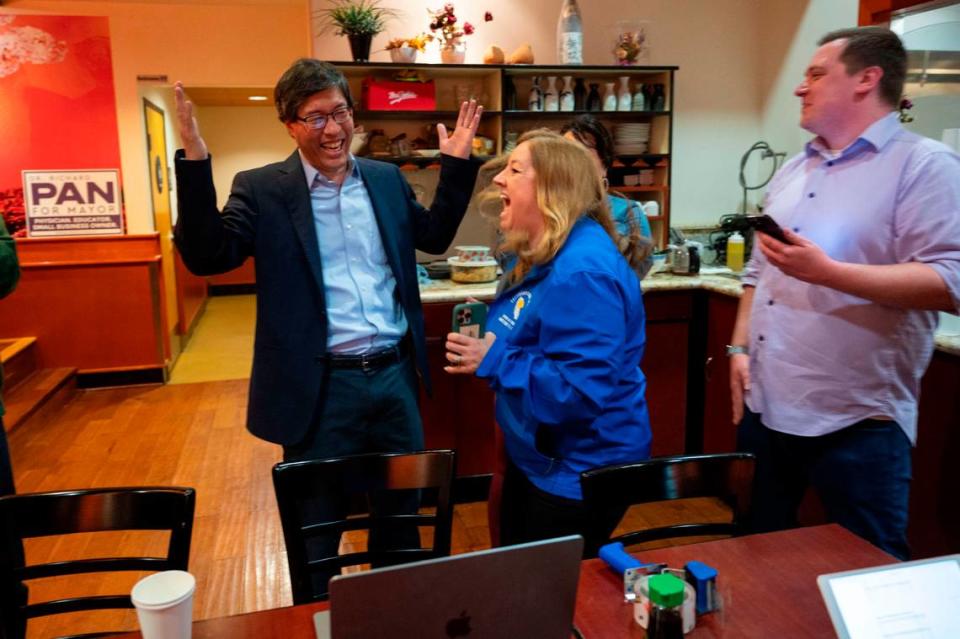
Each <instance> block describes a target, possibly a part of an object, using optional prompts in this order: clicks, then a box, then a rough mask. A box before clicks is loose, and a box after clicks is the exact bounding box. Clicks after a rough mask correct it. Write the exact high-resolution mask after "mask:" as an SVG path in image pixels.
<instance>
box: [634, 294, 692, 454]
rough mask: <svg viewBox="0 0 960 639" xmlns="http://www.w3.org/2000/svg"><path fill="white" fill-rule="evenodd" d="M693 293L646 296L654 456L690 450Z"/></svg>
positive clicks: (642, 364)
mask: <svg viewBox="0 0 960 639" xmlns="http://www.w3.org/2000/svg"><path fill="white" fill-rule="evenodd" d="M693 301H694V300H693V294H692V293H691V291H652V292H647V293H644V296H643V303H644V307H645V308H644V310H645V311H646V315H647V343H646V348H645V351H644V355H643V361H641V362H640V368H641V369H642V370H643V373H644V375H645V376H646V378H647V406H648V408H649V410H650V427H651V430H652V432H653V444H652V446H651V451H650V454H651V456H654V457H660V456H664V455H682V454H683V453H684V451H685V450H686V437H687V416H688V415H687V401H688V385H687V373H688V370H689V340H690V326H691V319H692V317H693Z"/></svg>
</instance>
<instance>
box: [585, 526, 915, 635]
mask: <svg viewBox="0 0 960 639" xmlns="http://www.w3.org/2000/svg"><path fill="white" fill-rule="evenodd" d="M637 557H638V558H639V559H640V560H641V561H645V562H654V561H657V562H664V563H667V564H669V565H670V567H672V568H683V566H684V564H686V562H688V561H690V560H694V559H696V560H698V561H702V562H704V563H705V564H708V565H710V566H713V567H714V568H716V569H717V571H718V572H719V576H718V578H717V583H718V585H719V590H720V592H721V595H722V597H723V600H724V602H725V604H726V605H725V607H724V609H723V610H722V611H718V612H714V613H711V614H708V615H701V616H700V617H698V618H697V627H696V628H695V629H694V631H693V632H692V633H690V634H689V635H687V637H690V638H691V639H693V638H701V637H729V638H733V637H736V638H737V639H740V638H750V637H834V636H835V635H834V633H833V626H832V625H831V623H830V617H829V615H828V614H827V609H826V607H825V606H824V603H823V599H822V598H821V596H820V590H819V589H818V588H817V576H818V575H822V574H824V573H828V572H838V571H841V570H853V569H856V568H866V567H868V566H877V565H881V564H888V563H892V562H895V561H897V560H896V558H894V557H892V556H891V555H888V554H887V553H885V552H884V551H882V550H880V549H879V548H877V547H875V546H873V545H871V544H869V543H868V542H866V541H864V540H863V539H860V538H859V537H857V536H856V535H854V534H853V533H850V532H848V531H847V530H846V529H844V528H841V527H840V526H838V525H836V524H831V525H827V526H813V527H810V528H797V529H795V530H787V531H783V532H777V533H768V534H765V535H750V536H747V537H738V538H736V539H723V540H720V541H711V542H707V543H702V544H692V545H689V546H673V547H671V548H661V549H659V550H648V551H646V552H642V553H638V554H637ZM576 623H577V626H578V627H579V628H580V631H581V632H582V633H583V636H584V637H587V638H588V639H600V638H602V637H610V638H613V637H616V638H617V639H622V638H624V637H638V638H641V637H644V636H645V633H644V631H643V630H642V629H641V628H640V627H639V626H637V625H636V623H634V621H633V606H632V605H631V604H624V603H623V582H622V580H621V579H619V578H618V577H617V576H616V575H614V574H613V572H612V571H611V570H610V569H609V568H607V566H606V564H604V563H602V562H601V561H599V560H592V561H585V562H584V563H583V566H582V568H581V570H580V588H579V590H578V592H577V612H576Z"/></svg>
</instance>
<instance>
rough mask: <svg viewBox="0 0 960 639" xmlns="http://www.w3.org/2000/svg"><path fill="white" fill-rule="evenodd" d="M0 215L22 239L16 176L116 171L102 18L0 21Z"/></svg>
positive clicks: (116, 139)
mask: <svg viewBox="0 0 960 639" xmlns="http://www.w3.org/2000/svg"><path fill="white" fill-rule="evenodd" d="M0 149H2V150H3V151H2V152H0V214H2V215H3V218H4V220H5V221H6V223H7V227H8V229H9V230H10V231H11V233H14V234H15V235H20V236H22V235H24V233H25V228H24V225H25V219H24V217H25V216H24V193H23V183H22V181H21V173H22V171H57V170H65V169H66V170H77V169H84V170H89V169H115V167H118V166H120V140H119V135H118V131H117V110H116V99H115V96H114V88H113V65H112V60H111V55H110V29H109V23H108V20H107V18H106V17H98V16H47V15H20V14H11V13H5V14H3V15H0Z"/></svg>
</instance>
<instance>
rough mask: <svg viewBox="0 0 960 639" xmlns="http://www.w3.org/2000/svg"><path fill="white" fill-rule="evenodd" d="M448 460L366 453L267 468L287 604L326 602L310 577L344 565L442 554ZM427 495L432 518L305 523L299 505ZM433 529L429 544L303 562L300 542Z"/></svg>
mask: <svg viewBox="0 0 960 639" xmlns="http://www.w3.org/2000/svg"><path fill="white" fill-rule="evenodd" d="M455 472H456V454H455V453H454V452H453V451H452V450H428V451H421V452H415V453H372V454H364V455H350V456H346V457H338V458H333V459H317V460H308V461H297V462H284V463H280V464H277V465H276V466H274V467H273V486H274V489H275V491H276V493H277V505H278V506H279V508H280V521H281V524H282V525H283V537H284V541H285V542H286V546H287V563H288V564H289V568H290V581H291V585H292V590H293V602H294V603H295V604H301V603H307V602H310V601H318V600H323V599H326V598H327V596H328V592H327V590H326V589H325V587H321V586H319V585H318V584H316V583H314V582H315V580H314V579H312V577H311V576H312V575H313V574H314V573H318V574H320V573H324V572H334V573H337V572H339V571H340V569H341V568H343V567H346V566H355V565H359V564H367V563H372V564H374V565H393V564H400V563H407V562H411V561H421V560H423V559H431V558H434V557H444V556H447V555H449V554H450V532H451V528H452V525H453V499H452V495H451V493H452V488H453V478H454V474H455ZM423 489H435V491H436V512H435V514H429V513H414V514H403V515H378V516H371V515H370V514H363V515H360V516H351V517H347V518H344V519H337V520H331V521H315V520H313V521H306V520H305V519H307V518H309V515H305V513H304V511H305V504H306V503H307V502H308V501H309V500H310V499H311V498H312V497H314V496H315V495H317V494H318V493H330V492H335V493H337V494H341V495H350V496H354V497H356V496H361V497H370V496H371V495H372V493H375V492H379V493H382V492H383V491H398V490H407V491H409V490H423ZM414 525H415V526H418V527H420V526H423V527H429V528H433V545H432V547H426V548H411V549H400V550H369V549H368V550H367V551H364V552H353V553H347V554H343V555H339V554H338V555H334V556H330V557H321V558H316V557H314V558H311V557H308V551H307V543H308V541H309V540H310V539H311V538H313V537H317V536H319V535H329V534H336V535H338V536H339V534H340V533H343V532H346V531H348V530H364V529H366V530H368V531H369V530H370V529H371V528H379V529H380V530H389V529H390V528H391V527H397V526H407V527H410V526H414Z"/></svg>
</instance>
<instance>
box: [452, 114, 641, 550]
mask: <svg viewBox="0 0 960 639" xmlns="http://www.w3.org/2000/svg"><path fill="white" fill-rule="evenodd" d="M493 183H494V185H495V188H496V190H497V192H498V194H499V197H500V199H501V201H502V203H503V210H502V212H501V213H500V217H499V221H500V228H501V230H502V231H503V232H504V234H505V238H506V239H505V242H504V246H503V248H504V250H506V251H508V252H510V253H512V254H513V255H515V256H516V260H515V262H514V264H513V266H512V267H511V268H510V270H509V271H508V272H507V273H506V274H505V277H506V287H505V289H504V290H503V291H502V292H501V293H500V294H499V295H498V297H497V298H496V299H495V300H494V301H493V303H492V305H491V307H490V312H489V314H488V320H487V327H486V328H487V334H486V336H485V337H484V338H483V339H474V338H470V337H467V336H465V335H460V334H455V333H451V334H449V335H448V337H447V350H448V353H447V359H448V360H449V362H450V365H449V366H448V367H447V368H446V370H447V371H448V372H450V373H461V374H465V373H476V375H477V376H478V377H480V378H483V379H487V380H488V381H489V383H490V386H491V388H492V389H493V390H494V392H495V394H496V401H497V407H496V415H497V422H498V424H499V425H500V427H501V429H502V431H503V437H504V443H505V448H506V453H507V461H508V464H507V469H506V474H505V478H504V483H503V492H502V502H501V511H500V542H501V543H502V544H513V543H521V542H525V541H531V540H535V539H545V538H549V537H555V536H558V535H564V534H574V533H579V534H583V533H584V532H585V530H586V518H587V513H586V512H585V510H584V508H583V502H582V493H581V491H580V473H581V472H582V471H584V470H587V469H588V468H594V467H597V466H603V465H606V464H612V463H624V462H631V461H637V460H642V459H646V458H647V457H648V456H649V452H650V423H649V417H648V415H647V405H646V401H645V399H644V393H645V387H646V382H645V379H644V376H643V373H642V372H641V371H640V359H641V357H642V355H643V346H644V310H643V301H642V298H641V294H640V287H639V286H638V282H637V277H636V275H635V274H634V272H633V270H632V269H631V267H630V265H629V264H627V262H626V260H625V259H624V258H623V256H622V255H621V254H620V253H619V252H618V250H617V246H616V244H615V240H614V239H613V238H614V237H616V234H615V231H614V230H613V227H612V223H611V221H610V217H609V213H608V210H607V204H606V197H605V193H604V189H603V186H602V183H601V179H600V175H599V173H598V171H597V168H596V166H595V164H594V162H593V160H592V159H591V158H590V156H589V155H588V153H587V151H586V150H585V149H584V148H583V147H582V146H581V145H579V144H577V143H574V142H571V141H568V140H565V139H564V138H562V137H561V136H560V135H557V134H556V133H552V132H550V131H546V130H536V131H531V132H528V133H526V134H524V135H523V136H522V137H521V138H520V140H519V144H518V146H517V148H516V149H515V150H514V151H513V153H511V155H510V157H509V158H508V160H507V164H506V167H505V168H504V169H503V170H502V171H501V172H500V173H499V174H497V176H496V177H495V178H494V180H493ZM621 514H622V513H621V512H617V513H609V516H608V517H606V518H605V520H609V522H608V523H609V527H610V528H611V529H612V528H613V526H614V525H615V524H616V523H617V520H619V517H620V515H621Z"/></svg>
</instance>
